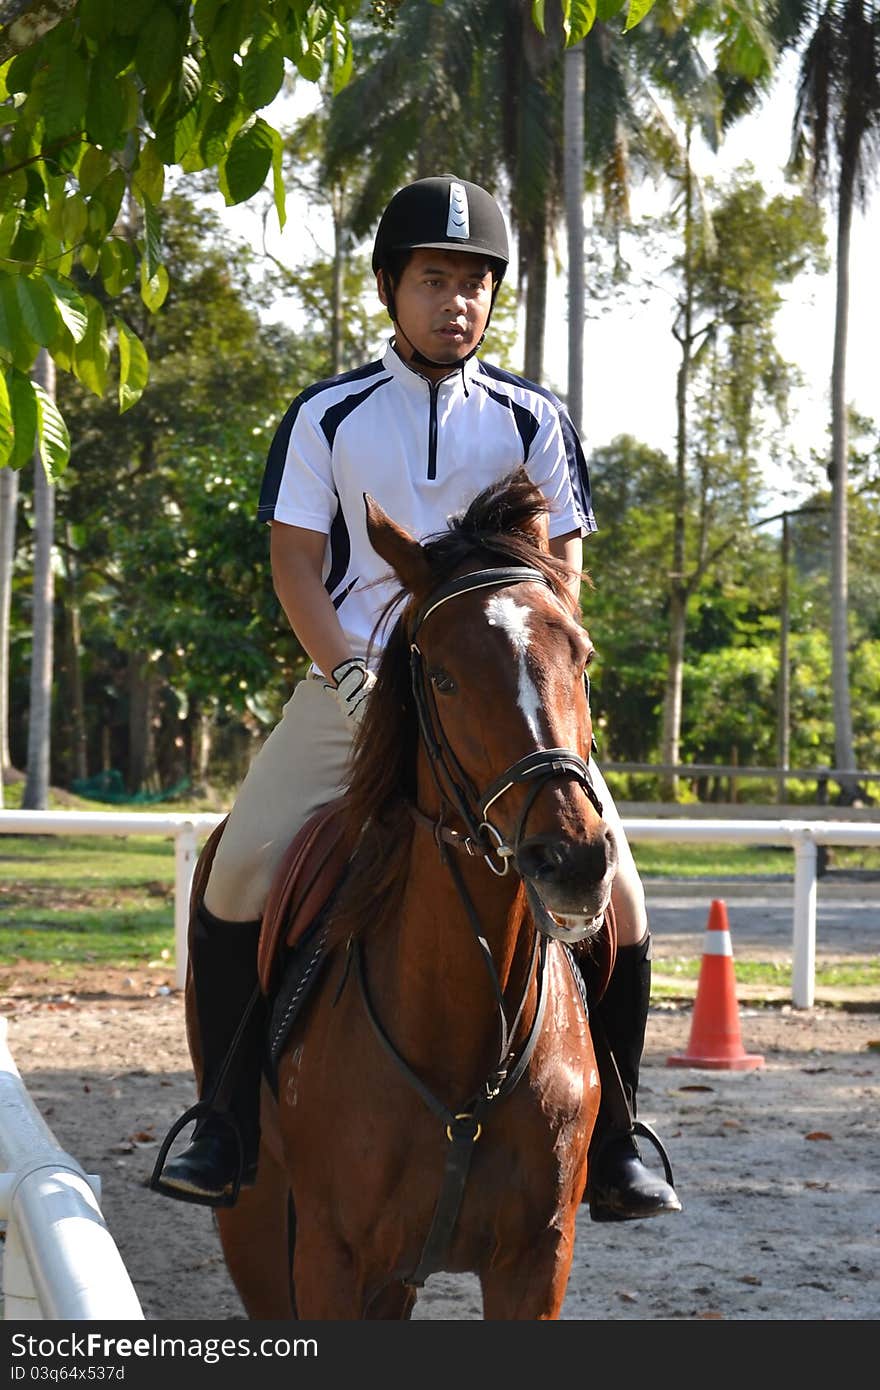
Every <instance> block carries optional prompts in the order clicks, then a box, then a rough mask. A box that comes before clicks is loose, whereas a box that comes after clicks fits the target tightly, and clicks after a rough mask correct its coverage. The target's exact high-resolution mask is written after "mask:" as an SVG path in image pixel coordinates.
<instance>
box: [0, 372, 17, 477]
mask: <svg viewBox="0 0 880 1390" xmlns="http://www.w3.org/2000/svg"><path fill="white" fill-rule="evenodd" d="M14 449H15V425H14V423H13V420H12V402H11V401H10V399H9V388H8V387H7V385H6V375H5V373H4V372H0V468H5V467H6V465H7V463H9V462H10V459H11V456H12V454H13V451H14Z"/></svg>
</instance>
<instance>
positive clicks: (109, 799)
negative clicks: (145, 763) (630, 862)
mask: <svg viewBox="0 0 880 1390" xmlns="http://www.w3.org/2000/svg"><path fill="white" fill-rule="evenodd" d="M189 786H190V779H189V778H188V777H184V778H183V780H182V781H180V782H175V784H174V786H173V787H165V789H164V790H163V791H158V792H147V791H141V792H129V791H126V789H125V783H124V782H123V780H122V773H121V772H117V770H116V768H108V769H107V771H106V772H99V773H98V775H97V777H76V778H74V780H73V781H72V782H71V784H70V790H71V791H72V792H75V793H76V795H77V796H83V797H85V798H86V799H87V800H88V801H103V802H106V803H109V804H110V805H112V806H148V805H150V804H151V803H152V802H155V801H170V800H171V799H172V798H173V797H175V796H179V795H180V794H181V792H185V791H187V790H188V788H189Z"/></svg>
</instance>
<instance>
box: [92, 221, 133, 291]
mask: <svg viewBox="0 0 880 1390" xmlns="http://www.w3.org/2000/svg"><path fill="white" fill-rule="evenodd" d="M100 254H101V261H100V264H101V279H102V280H103V281H104V288H105V289H106V291H107V293H108V294H113V295H116V294H121V293H122V291H123V290H124V289H125V287H126V285H130V284H131V283H132V282H133V280H134V278H135V276H136V275H137V263H136V261H135V255H134V251H133V250H132V248H131V246H130V245H129V244H128V242H127V241H125V240H124V239H123V238H122V237H115V236H111V237H108V238H107V240H106V241H105V242H104V245H103V246H102V247H101V253H100Z"/></svg>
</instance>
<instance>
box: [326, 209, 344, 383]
mask: <svg viewBox="0 0 880 1390" xmlns="http://www.w3.org/2000/svg"><path fill="white" fill-rule="evenodd" d="M330 205H331V207H332V210H333V282H332V287H331V300H330V304H331V309H330V315H331V323H330V359H331V367H332V373H333V376H338V375H339V373H340V372H341V371H342V370H343V360H342V358H343V353H342V335H343V314H342V300H343V285H344V279H345V195H344V192H343V189H342V185H341V184H334V185H333V188H332V189H331V190H330Z"/></svg>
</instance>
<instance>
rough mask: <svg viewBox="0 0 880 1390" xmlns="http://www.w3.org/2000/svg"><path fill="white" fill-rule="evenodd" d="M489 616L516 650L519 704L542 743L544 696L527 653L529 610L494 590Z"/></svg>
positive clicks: (533, 734) (538, 742) (537, 738)
mask: <svg viewBox="0 0 880 1390" xmlns="http://www.w3.org/2000/svg"><path fill="white" fill-rule="evenodd" d="M486 617H487V618H488V620H489V626H490V627H500V628H503V629H504V631H505V632H506V633H507V635H508V637H509V638H510V641H511V643H512V645H513V650H514V651H515V652H516V657H517V665H518V668H519V678H518V681H517V691H516V699H517V704H518V705H519V707H520V709H521V710H522V712H523V715H524V716H525V721H526V723H527V724H528V726H529V730H530V732H531V735H532V737H533V738H534V740H535V742H536V743H537V744H538V745H539V746H540V744H541V735H540V729H539V723H538V714H539V711H540V708H541V697H540V695H539V694H538V690H537V687H536V685H535V682H534V681H533V680H532V678H531V676H530V675H529V669H528V663H527V654H528V650H529V610H528V608H526V606H525V604H522V603H517V601H516V599H514V598H511V596H510V595H509V594H494V595H493V596H492V597H491V598H490V599H489V600H488V602H487V603H486Z"/></svg>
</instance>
